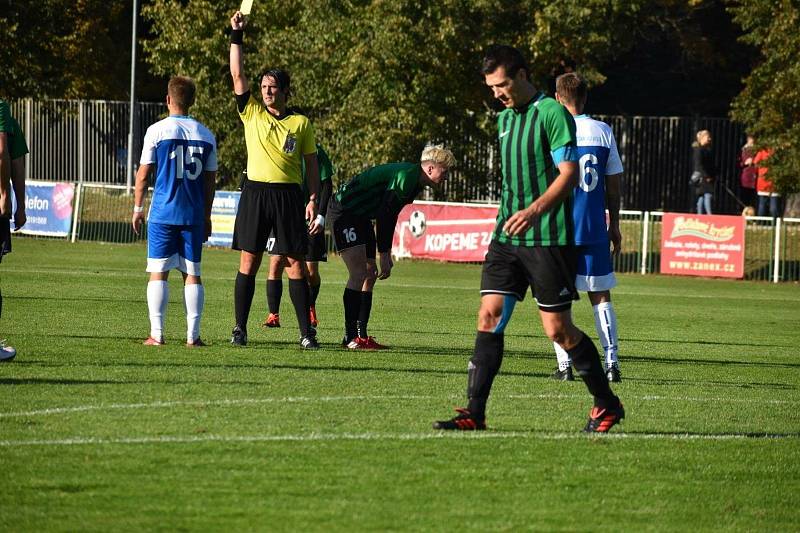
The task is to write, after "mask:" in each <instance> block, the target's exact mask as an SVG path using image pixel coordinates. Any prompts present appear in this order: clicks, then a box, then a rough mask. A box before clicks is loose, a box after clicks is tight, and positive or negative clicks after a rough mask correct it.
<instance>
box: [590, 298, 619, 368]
mask: <svg viewBox="0 0 800 533" xmlns="http://www.w3.org/2000/svg"><path fill="white" fill-rule="evenodd" d="M592 309H593V311H594V327H595V329H597V335H598V336H599V337H600V344H601V345H602V346H603V352H604V353H605V356H606V368H608V367H610V366H611V365H616V364H617V363H618V360H617V349H618V348H619V338H618V337H617V314H616V313H615V312H614V307H613V306H612V305H611V302H603V303H599V304H597V305H595V306H593V307H592Z"/></svg>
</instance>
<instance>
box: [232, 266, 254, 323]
mask: <svg viewBox="0 0 800 533" xmlns="http://www.w3.org/2000/svg"><path fill="white" fill-rule="evenodd" d="M255 293H256V277H255V276H248V275H247V274H242V273H241V272H237V273H236V285H235V288H234V290H233V307H234V312H235V313H236V325H237V326H239V327H241V328H242V330H244V331H245V332H246V331H247V319H248V318H249V317H250V306H251V305H253V295H254V294H255Z"/></svg>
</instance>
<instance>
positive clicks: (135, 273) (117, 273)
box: [4, 268, 797, 304]
mask: <svg viewBox="0 0 800 533" xmlns="http://www.w3.org/2000/svg"><path fill="white" fill-rule="evenodd" d="M4 271H5V272H8V273H12V272H19V273H24V274H31V273H33V274H58V275H59V276H84V275H86V274H92V275H95V271H94V270H91V269H86V270H58V269H46V270H45V269H22V268H18V269H14V268H8V269H4ZM142 272H144V268H142V270H141V271H139V270H136V269H125V270H122V269H107V270H103V272H102V275H103V276H106V277H114V278H136V279H139V278H141V277H142ZM203 279H206V280H214V281H230V277H229V276H208V275H204V276H203ZM325 279H326V280H327V283H344V282H345V281H346V278H344V277H341V278H340V277H338V276H333V275H329V276H327V277H326V278H325ZM381 283H383V284H384V285H387V286H388V285H391V286H392V287H401V288H406V289H425V290H431V289H440V290H450V291H453V290H457V291H472V292H475V293H477V292H478V285H477V282H476V283H474V284H470V285H468V286H465V285H441V284H436V285H431V284H425V283H396V282H395V281H394V280H383V281H381ZM614 294H621V295H624V296H636V297H655V298H673V297H674V296H675V294H674V292H668V291H664V292H645V291H639V290H626V289H620V288H616V289H614ZM9 298H13V296H9ZM681 298H684V299H697V300H738V301H755V302H791V303H795V304H796V303H797V298H794V297H790V296H787V297H780V296H776V295H766V294H765V295H758V294H754V293H753V292H752V291H750V290H749V288H748V289H746V290H745V289H743V290H742V292H741V293H740V294H728V295H708V294H692V293H683V294H681ZM109 300H114V298H109Z"/></svg>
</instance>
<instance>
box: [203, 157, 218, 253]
mask: <svg viewBox="0 0 800 533" xmlns="http://www.w3.org/2000/svg"><path fill="white" fill-rule="evenodd" d="M203 185H204V186H205V200H206V202H205V205H204V206H203V207H204V209H205V211H204V213H205V221H206V240H208V239H209V238H210V237H211V229H212V228H211V208H212V207H213V206H214V193H215V192H216V190H217V171H216V170H206V171H203Z"/></svg>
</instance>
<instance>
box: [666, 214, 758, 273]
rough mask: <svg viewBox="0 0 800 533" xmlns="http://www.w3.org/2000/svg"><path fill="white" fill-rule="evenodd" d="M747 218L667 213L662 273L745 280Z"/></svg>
mask: <svg viewBox="0 0 800 533" xmlns="http://www.w3.org/2000/svg"><path fill="white" fill-rule="evenodd" d="M744 223H745V220H744V217H741V216H724V215H687V214H683V213H664V218H663V224H662V226H661V273H662V274H683V275H687V276H714V277H723V278H742V277H744Z"/></svg>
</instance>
